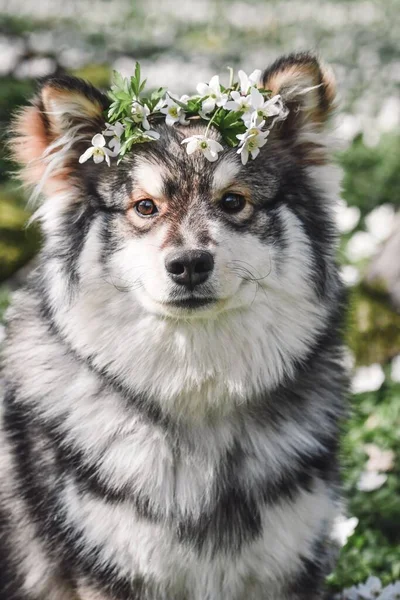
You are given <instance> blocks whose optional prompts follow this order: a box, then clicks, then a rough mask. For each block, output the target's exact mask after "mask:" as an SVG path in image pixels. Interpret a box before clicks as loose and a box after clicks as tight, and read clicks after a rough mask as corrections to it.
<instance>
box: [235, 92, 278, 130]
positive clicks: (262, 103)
mask: <svg viewBox="0 0 400 600" xmlns="http://www.w3.org/2000/svg"><path fill="white" fill-rule="evenodd" d="M250 97H251V105H252V107H253V109H254V112H253V114H252V116H251V122H252V123H255V124H256V125H259V124H260V123H261V121H264V120H265V119H266V118H269V117H277V116H279V115H280V114H281V112H282V110H283V105H282V100H281V97H280V95H279V94H278V95H276V96H273V97H272V98H270V99H269V100H264V96H263V95H262V93H261V92H260V91H259V90H258V89H257V88H255V87H253V88H251V91H250ZM243 117H244V115H243ZM243 117H242V119H243ZM243 120H244V119H243Z"/></svg>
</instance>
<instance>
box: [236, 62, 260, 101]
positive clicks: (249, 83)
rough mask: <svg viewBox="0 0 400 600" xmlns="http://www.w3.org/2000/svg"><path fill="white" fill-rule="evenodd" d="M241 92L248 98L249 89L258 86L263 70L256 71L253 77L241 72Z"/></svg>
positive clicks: (252, 74)
mask: <svg viewBox="0 0 400 600" xmlns="http://www.w3.org/2000/svg"><path fill="white" fill-rule="evenodd" d="M238 75H239V81H240V91H241V93H242V95H244V96H247V94H248V93H249V89H250V88H251V87H253V86H257V85H258V84H259V83H260V79H261V70H260V69H256V70H255V71H253V72H252V73H251V75H248V76H247V75H246V73H245V72H244V71H239V72H238Z"/></svg>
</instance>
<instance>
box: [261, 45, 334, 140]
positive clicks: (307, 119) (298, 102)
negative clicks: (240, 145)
mask: <svg viewBox="0 0 400 600" xmlns="http://www.w3.org/2000/svg"><path fill="white" fill-rule="evenodd" d="M262 86H263V87H264V88H265V89H268V90H271V91H272V94H273V95H275V94H280V95H281V96H282V99H283V102H284V104H285V105H286V107H287V108H288V109H289V114H288V117H287V119H286V122H283V123H282V125H281V127H282V129H285V128H290V129H291V130H292V133H295V131H293V129H295V130H296V129H297V130H299V129H301V128H302V127H303V126H305V125H307V126H309V127H311V128H313V129H321V128H322V127H323V126H324V124H325V123H326V121H327V119H328V117H329V115H330V113H331V112H332V109H333V108H334V98H335V80H334V76H333V73H332V71H331V70H330V69H329V68H328V67H326V66H324V65H322V64H321V62H320V61H319V60H318V59H317V58H316V57H315V56H313V55H312V54H309V53H298V54H290V55H288V56H284V57H282V58H280V59H279V60H277V61H276V62H275V63H274V64H273V65H271V66H270V67H269V68H267V69H266V70H265V71H264V73H263V75H262Z"/></svg>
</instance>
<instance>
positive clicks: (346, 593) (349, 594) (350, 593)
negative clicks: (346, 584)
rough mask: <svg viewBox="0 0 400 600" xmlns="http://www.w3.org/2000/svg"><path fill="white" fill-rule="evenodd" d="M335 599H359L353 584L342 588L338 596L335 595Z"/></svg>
mask: <svg viewBox="0 0 400 600" xmlns="http://www.w3.org/2000/svg"><path fill="white" fill-rule="evenodd" d="M335 600H360V596H359V595H358V592H357V588H356V587H355V586H353V587H351V588H347V589H346V590H343V592H342V593H341V594H340V595H339V596H335Z"/></svg>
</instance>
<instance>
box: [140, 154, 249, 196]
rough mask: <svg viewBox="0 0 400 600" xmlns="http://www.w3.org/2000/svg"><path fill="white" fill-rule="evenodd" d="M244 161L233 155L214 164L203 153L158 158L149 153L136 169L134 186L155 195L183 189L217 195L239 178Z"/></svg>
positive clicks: (171, 194) (183, 190)
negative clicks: (240, 161) (194, 155)
mask: <svg viewBox="0 0 400 600" xmlns="http://www.w3.org/2000/svg"><path fill="white" fill-rule="evenodd" d="M239 172H240V164H239V163H238V161H237V160H236V159H235V157H232V156H231V155H230V154H226V155H225V156H221V157H220V158H219V160H218V161H216V162H215V163H210V162H209V161H207V159H206V158H205V157H204V156H202V155H200V156H196V157H193V156H192V155H188V154H186V153H185V154H180V155H179V156H176V155H175V156H173V157H171V156H168V157H166V156H164V160H163V157H159V158H158V159H157V158H156V157H154V156H151V155H150V156H146V155H145V154H144V155H142V156H140V157H138V159H137V161H136V162H135V166H134V168H133V179H134V185H135V187H136V188H137V189H140V190H142V191H146V192H147V193H148V194H149V195H150V196H152V197H154V198H161V197H163V196H174V195H176V194H179V193H181V192H185V193H187V192H190V193H191V194H197V193H201V194H208V195H211V196H214V195H215V194H218V192H220V191H222V190H225V189H227V188H229V186H230V185H232V184H233V183H234V182H235V181H236V180H237V177H238V174H239Z"/></svg>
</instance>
